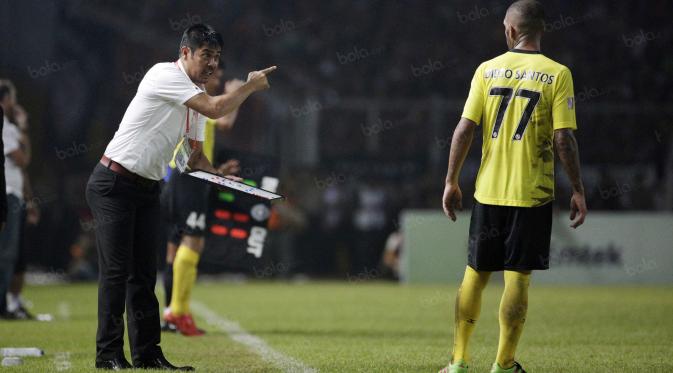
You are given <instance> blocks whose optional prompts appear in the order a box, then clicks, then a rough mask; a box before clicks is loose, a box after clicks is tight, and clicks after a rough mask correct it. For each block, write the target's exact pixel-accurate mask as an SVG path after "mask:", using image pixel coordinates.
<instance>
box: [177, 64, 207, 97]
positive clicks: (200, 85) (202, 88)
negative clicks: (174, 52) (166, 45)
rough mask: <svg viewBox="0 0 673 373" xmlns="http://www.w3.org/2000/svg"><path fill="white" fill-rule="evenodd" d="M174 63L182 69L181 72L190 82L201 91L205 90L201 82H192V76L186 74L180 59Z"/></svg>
mask: <svg viewBox="0 0 673 373" xmlns="http://www.w3.org/2000/svg"><path fill="white" fill-rule="evenodd" d="M175 64H176V65H178V68H179V69H180V71H182V73H183V74H185V76H186V77H187V79H189V81H190V82H192V84H194V85H195V86H197V87H199V88H200V89H201V90H202V91H205V86H204V85H203V84H196V83H194V81H193V80H192V78H190V77H189V75H187V72H186V71H185V67H184V66H183V65H182V60H181V59H179V58H178V60H177V61H176V62H175Z"/></svg>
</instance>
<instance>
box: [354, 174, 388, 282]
mask: <svg viewBox="0 0 673 373" xmlns="http://www.w3.org/2000/svg"><path fill="white" fill-rule="evenodd" d="M387 200H388V198H387V196H386V191H385V189H384V188H383V187H381V185H380V184H379V183H375V182H372V181H369V182H367V183H365V184H363V185H361V186H360V187H359V188H358V191H357V201H358V202H357V207H356V208H355V212H354V214H353V225H354V227H355V243H354V245H353V248H352V249H353V260H352V270H353V273H355V274H361V273H368V271H371V270H374V269H376V266H377V263H378V261H379V259H380V257H381V251H382V248H383V245H384V243H385V240H386V232H385V229H386V203H387Z"/></svg>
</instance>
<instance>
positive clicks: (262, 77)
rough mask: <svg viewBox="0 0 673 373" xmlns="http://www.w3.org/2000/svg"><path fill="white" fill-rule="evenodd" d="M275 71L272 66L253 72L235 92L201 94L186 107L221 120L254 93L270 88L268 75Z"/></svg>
mask: <svg viewBox="0 0 673 373" xmlns="http://www.w3.org/2000/svg"><path fill="white" fill-rule="evenodd" d="M274 70H276V66H271V67H268V68H266V69H264V70H260V71H253V72H251V73H249V74H248V81H247V82H245V84H243V85H242V86H240V87H239V88H238V89H236V90H235V91H233V92H227V93H224V94H222V95H219V96H209V95H207V94H205V93H201V94H198V95H196V96H194V97H192V98H190V99H189V100H187V102H185V105H187V107H189V108H190V109H193V110H195V111H197V112H199V113H201V114H203V115H205V116H206V117H208V118H212V119H217V118H221V117H223V116H225V115H227V114H229V113H230V112H232V111H234V110H236V109H237V108H238V107H239V106H241V104H242V103H243V101H245V99H246V98H248V96H250V95H251V94H253V93H254V92H257V91H262V90H265V89H267V88H269V81H268V80H267V75H268V74H270V73H271V72H273V71H274Z"/></svg>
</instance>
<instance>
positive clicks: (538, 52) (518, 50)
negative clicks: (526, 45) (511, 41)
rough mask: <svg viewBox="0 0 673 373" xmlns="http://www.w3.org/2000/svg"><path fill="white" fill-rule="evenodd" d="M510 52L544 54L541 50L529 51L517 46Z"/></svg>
mask: <svg viewBox="0 0 673 373" xmlns="http://www.w3.org/2000/svg"><path fill="white" fill-rule="evenodd" d="M509 51H510V52H513V53H525V54H542V52H540V51H529V50H525V49H517V48H512V49H510V50H509Z"/></svg>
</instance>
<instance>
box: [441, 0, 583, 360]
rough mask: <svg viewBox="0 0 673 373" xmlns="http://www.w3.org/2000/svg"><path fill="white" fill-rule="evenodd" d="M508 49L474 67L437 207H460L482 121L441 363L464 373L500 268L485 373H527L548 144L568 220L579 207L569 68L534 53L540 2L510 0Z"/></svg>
mask: <svg viewBox="0 0 673 373" xmlns="http://www.w3.org/2000/svg"><path fill="white" fill-rule="evenodd" d="M504 26H505V37H506V40H507V46H508V48H509V51H508V52H506V53H505V54H502V55H500V56H498V57H496V58H494V59H491V60H488V61H486V62H484V63H482V64H481V65H479V67H478V68H477V70H476V72H475V74H474V77H473V78H472V83H471V86H470V93H469V96H468V98H467V102H466V103H465V108H464V110H463V114H462V118H461V119H460V121H459V122H458V125H457V127H456V129H455V131H454V134H453V138H452V141H451V151H450V154H449V165H448V173H447V176H446V187H445V189H444V196H443V201H442V202H443V207H444V211H445V213H446V214H447V216H448V217H449V218H450V219H451V220H453V221H455V220H456V215H455V210H456V209H460V208H461V207H462V202H461V200H462V193H461V191H460V187H459V186H458V178H459V174H460V170H461V168H462V165H463V162H464V160H465V156H466V155H467V153H468V151H469V148H470V145H471V143H472V138H473V134H474V131H475V129H476V127H477V126H479V125H481V126H482V128H483V148H482V158H481V167H480V169H479V174H478V176H477V182H476V191H475V194H474V198H475V201H474V207H473V210H472V218H471V221H470V234H469V235H470V239H469V243H468V246H469V250H468V266H467V268H466V270H465V276H464V278H463V282H462V284H461V286H460V289H459V290H458V295H457V296H456V307H455V313H456V314H455V331H454V344H453V353H452V357H451V360H450V363H449V366H447V367H446V368H444V369H443V370H442V371H441V372H442V373H444V372H450V373H466V372H468V361H469V356H468V349H467V347H468V342H469V338H470V335H471V333H472V331H473V329H474V327H475V323H476V321H477V319H478V318H479V312H480V307H481V293H482V290H483V289H484V287H485V286H486V284H487V282H488V279H489V276H490V275H491V272H493V271H503V270H504V279H505V289H504V291H503V295H502V300H501V303H500V310H499V322H500V340H499V343H498V354H497V357H496V361H495V362H494V363H493V367H492V370H491V372H492V373H500V372H512V373H525V371H524V370H523V368H522V367H521V365H520V364H519V363H518V362H516V361H515V360H514V355H515V350H516V346H517V344H518V341H519V337H520V336H521V332H522V330H523V326H524V321H525V319H526V311H527V308H528V285H529V283H530V277H531V271H532V270H544V269H548V268H549V244H550V237H551V224H552V203H551V202H552V200H553V199H554V149H556V152H557V153H558V155H559V159H560V160H561V163H562V164H563V167H564V169H565V171H566V173H567V174H568V177H569V179H570V181H571V184H572V198H571V200H570V210H571V212H570V219H571V220H572V223H571V227H573V228H576V227H578V226H579V225H581V224H582V223H583V222H584V219H585V216H586V214H587V208H586V203H585V199H584V187H583V185H582V180H581V176H580V164H579V156H578V151H577V142H576V140H575V137H574V135H573V131H574V130H575V129H576V128H577V124H576V122H575V98H574V94H573V82H572V76H571V74H570V70H568V68H567V67H565V66H563V65H561V64H559V63H557V62H555V61H553V60H551V59H550V58H548V57H545V56H544V55H543V54H542V53H541V52H540V39H541V36H542V32H543V29H544V12H543V9H542V6H541V4H540V3H539V2H537V1H534V0H522V1H517V2H515V3H513V4H512V5H511V6H510V7H509V8H508V9H507V13H506V15H505V20H504Z"/></svg>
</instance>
